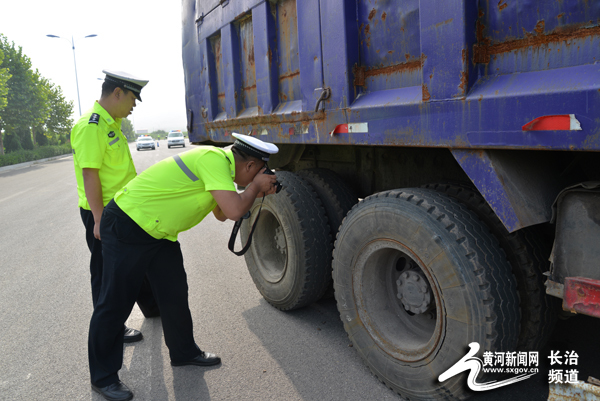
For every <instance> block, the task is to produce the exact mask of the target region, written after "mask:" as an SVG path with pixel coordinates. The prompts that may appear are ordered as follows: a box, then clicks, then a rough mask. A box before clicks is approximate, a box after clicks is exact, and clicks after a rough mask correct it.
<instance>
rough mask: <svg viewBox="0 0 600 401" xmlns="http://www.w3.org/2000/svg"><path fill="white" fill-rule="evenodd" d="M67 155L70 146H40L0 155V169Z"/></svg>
mask: <svg viewBox="0 0 600 401" xmlns="http://www.w3.org/2000/svg"><path fill="white" fill-rule="evenodd" d="M68 153H71V145H69V144H66V145H49V146H40V147H38V148H36V149H33V150H19V151H16V152H10V153H7V154H5V155H0V167H4V166H10V165H12V164H18V163H25V162H30V161H33V160H40V159H46V158H48V157H54V156H60V155H65V154H68Z"/></svg>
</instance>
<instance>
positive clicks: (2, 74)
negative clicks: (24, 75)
mask: <svg viewBox="0 0 600 401" xmlns="http://www.w3.org/2000/svg"><path fill="white" fill-rule="evenodd" d="M3 60H4V52H3V51H2V49H0V66H2V61H3ZM10 77H11V75H10V74H9V72H8V68H0V121H2V112H3V110H4V108H5V107H6V103H7V101H6V94H7V93H8V86H7V85H6V82H7V81H8V80H9V78H10ZM3 154H4V143H3V141H2V127H1V126H0V155H3Z"/></svg>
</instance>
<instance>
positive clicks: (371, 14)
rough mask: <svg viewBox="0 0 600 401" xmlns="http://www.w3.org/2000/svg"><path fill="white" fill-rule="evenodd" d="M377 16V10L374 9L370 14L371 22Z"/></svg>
mask: <svg viewBox="0 0 600 401" xmlns="http://www.w3.org/2000/svg"><path fill="white" fill-rule="evenodd" d="M375 14H377V10H375V9H372V10H371V12H370V13H369V21H371V20H372V19H373V17H375Z"/></svg>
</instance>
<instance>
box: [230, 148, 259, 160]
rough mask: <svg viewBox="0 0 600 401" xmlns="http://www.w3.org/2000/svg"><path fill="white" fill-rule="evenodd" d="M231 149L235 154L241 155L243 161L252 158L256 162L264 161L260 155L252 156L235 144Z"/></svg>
mask: <svg viewBox="0 0 600 401" xmlns="http://www.w3.org/2000/svg"><path fill="white" fill-rule="evenodd" d="M231 151H232V152H233V154H234V155H235V156H239V157H240V158H241V159H242V161H244V162H248V161H251V160H253V161H255V162H257V161H262V160H260V159H259V158H258V157H254V156H250V155H249V154H247V153H246V152H244V151H243V150H241V149H240V148H238V147H235V146H233V147H232V148H231Z"/></svg>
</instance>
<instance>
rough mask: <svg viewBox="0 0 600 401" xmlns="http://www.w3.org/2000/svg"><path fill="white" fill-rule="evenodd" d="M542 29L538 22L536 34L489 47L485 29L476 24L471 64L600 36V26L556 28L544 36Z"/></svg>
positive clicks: (542, 25)
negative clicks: (508, 54) (522, 50)
mask: <svg viewBox="0 0 600 401" xmlns="http://www.w3.org/2000/svg"><path fill="white" fill-rule="evenodd" d="M544 27H545V24H544V21H540V22H538V24H537V25H536V28H535V29H534V32H535V33H536V34H532V33H527V32H526V33H525V37H524V38H522V39H516V40H511V41H507V42H502V43H497V44H493V45H491V44H490V42H491V41H490V39H488V38H484V37H483V29H484V28H485V27H484V26H483V24H481V23H479V22H477V41H478V42H479V43H477V44H474V45H473V62H474V63H489V62H490V59H491V56H492V55H495V54H502V53H508V52H511V51H515V50H520V49H524V48H527V47H541V46H544V45H548V44H551V43H561V42H569V41H571V40H574V39H581V38H586V37H590V36H600V26H594V27H590V28H588V27H585V26H581V24H579V25H578V26H570V27H561V28H557V29H555V30H554V31H552V32H550V33H548V34H545V35H544V34H543V32H544ZM559 51H560V49H557V52H559Z"/></svg>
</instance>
